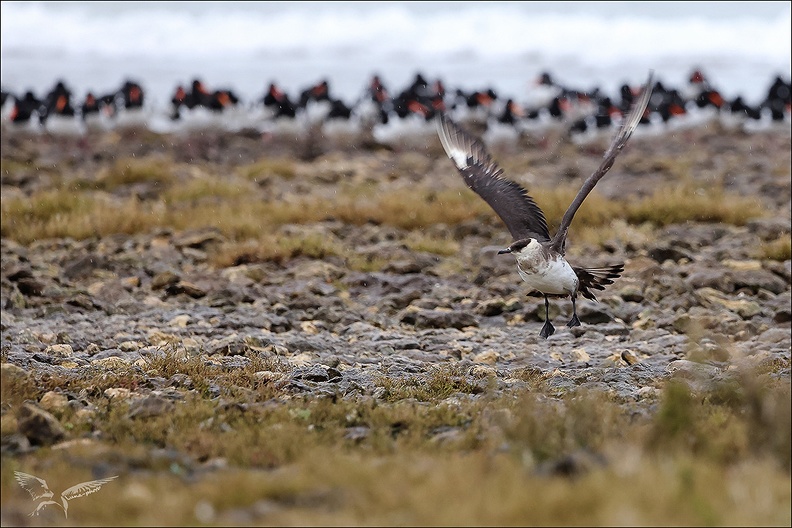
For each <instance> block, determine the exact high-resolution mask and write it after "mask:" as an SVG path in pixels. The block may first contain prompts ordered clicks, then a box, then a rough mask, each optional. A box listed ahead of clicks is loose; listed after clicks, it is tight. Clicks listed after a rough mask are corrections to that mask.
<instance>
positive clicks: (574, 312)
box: [567, 292, 580, 328]
mask: <svg viewBox="0 0 792 528" xmlns="http://www.w3.org/2000/svg"><path fill="white" fill-rule="evenodd" d="M576 299H577V292H575V294H574V295H572V319H570V320H569V322H568V323H567V326H568V327H570V328H572V327H573V326H580V319H578V316H577V306H576V305H575V300H576Z"/></svg>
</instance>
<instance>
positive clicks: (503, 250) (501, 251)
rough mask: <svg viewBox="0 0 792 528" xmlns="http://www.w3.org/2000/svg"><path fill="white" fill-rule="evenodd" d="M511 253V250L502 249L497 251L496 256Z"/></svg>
mask: <svg viewBox="0 0 792 528" xmlns="http://www.w3.org/2000/svg"><path fill="white" fill-rule="evenodd" d="M511 252H512V250H511V248H504V249H501V250H500V251H498V255H503V254H504V253H511Z"/></svg>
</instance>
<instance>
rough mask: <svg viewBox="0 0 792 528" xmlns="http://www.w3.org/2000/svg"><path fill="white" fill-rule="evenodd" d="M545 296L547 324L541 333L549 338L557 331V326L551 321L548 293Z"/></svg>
mask: <svg viewBox="0 0 792 528" xmlns="http://www.w3.org/2000/svg"><path fill="white" fill-rule="evenodd" d="M544 298H545V324H544V326H543V327H542V331H541V332H539V335H540V336H542V337H544V338H545V339H547V338H548V337H550V336H551V335H553V334H554V333H555V327H554V326H553V325H552V324H551V323H550V301H549V300H548V299H547V295H545V296H544Z"/></svg>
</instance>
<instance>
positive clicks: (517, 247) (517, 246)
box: [498, 238, 533, 255]
mask: <svg viewBox="0 0 792 528" xmlns="http://www.w3.org/2000/svg"><path fill="white" fill-rule="evenodd" d="M532 240H533V239H532V238H524V239H522V240H516V241H514V242H512V243H511V244H510V245H509V247H507V248H503V249H501V250H500V251H498V255H504V254H506V253H519V252H520V251H522V250H523V248H524V247H525V246H527V245H528V244H530V243H531V241H532Z"/></svg>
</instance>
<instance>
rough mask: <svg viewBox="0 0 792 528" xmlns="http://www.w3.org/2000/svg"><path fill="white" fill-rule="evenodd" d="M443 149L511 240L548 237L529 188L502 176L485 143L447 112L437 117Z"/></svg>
mask: <svg viewBox="0 0 792 528" xmlns="http://www.w3.org/2000/svg"><path fill="white" fill-rule="evenodd" d="M437 132H438V135H439V136H440V142H441V143H442V144H443V148H444V149H445V151H446V154H448V157H449V158H451V161H453V162H454V165H455V166H456V168H457V170H458V171H459V172H460V174H462V178H464V180H465V183H467V185H468V187H470V188H471V189H473V190H474V191H475V192H476V194H478V195H479V196H481V197H482V198H483V199H484V201H485V202H487V203H488V204H489V206H490V207H492V209H493V210H494V211H495V212H496V213H497V214H498V216H499V217H500V218H501V220H503V223H504V224H506V227H507V228H508V229H509V232H510V233H511V235H512V237H513V238H514V240H520V239H524V238H535V239H537V240H539V241H548V240H550V233H549V231H548V230H547V221H546V220H545V216H544V213H543V212H542V210H541V209H540V208H539V206H538V205H536V202H534V200H533V198H531V197H530V196H529V195H528V191H526V190H525V189H523V188H522V187H521V186H520V185H518V184H517V183H515V182H513V181H510V180H507V179H504V178H502V177H501V174H503V169H501V168H500V167H498V164H497V163H495V162H494V161H492V158H491V157H490V155H489V153H488V152H487V149H486V148H485V147H484V144H483V143H482V142H481V141H479V140H478V139H476V138H474V137H473V136H471V135H470V134H468V133H467V132H465V131H464V130H462V129H461V128H460V127H459V125H457V124H456V123H454V122H453V121H451V119H449V118H448V117H447V116H446V115H444V114H440V115H439V117H438V118H437Z"/></svg>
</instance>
